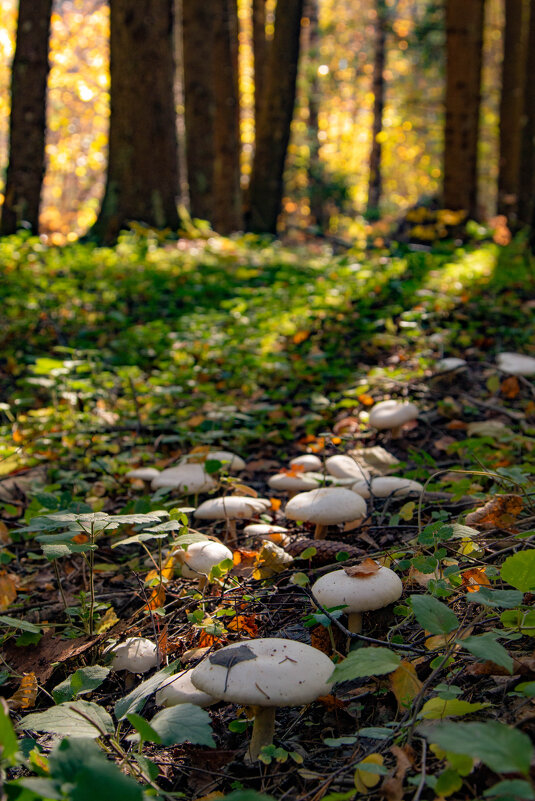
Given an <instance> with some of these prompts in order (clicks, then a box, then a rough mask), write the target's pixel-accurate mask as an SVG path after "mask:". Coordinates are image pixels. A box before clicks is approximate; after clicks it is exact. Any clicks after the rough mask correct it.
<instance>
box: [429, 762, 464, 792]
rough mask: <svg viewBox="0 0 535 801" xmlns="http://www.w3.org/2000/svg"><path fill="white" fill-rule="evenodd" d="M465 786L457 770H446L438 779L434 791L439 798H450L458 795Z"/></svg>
mask: <svg viewBox="0 0 535 801" xmlns="http://www.w3.org/2000/svg"><path fill="white" fill-rule="evenodd" d="M462 786H463V780H462V779H461V777H460V776H459V774H458V773H457V771H456V770H454V769H453V768H446V770H444V771H443V772H442V773H441V774H440V776H439V777H438V779H437V783H436V785H435V787H434V791H435V793H436V794H437V795H438V796H445V797H447V796H449V795H451V794H452V793H456V792H457V790H460V789H461V787H462Z"/></svg>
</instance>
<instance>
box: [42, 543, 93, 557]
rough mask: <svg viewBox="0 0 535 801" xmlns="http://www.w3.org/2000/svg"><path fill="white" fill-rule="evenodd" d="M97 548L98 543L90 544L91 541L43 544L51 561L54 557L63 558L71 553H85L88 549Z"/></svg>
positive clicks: (44, 551)
mask: <svg viewBox="0 0 535 801" xmlns="http://www.w3.org/2000/svg"><path fill="white" fill-rule="evenodd" d="M96 548H97V546H96V545H90V543H89V542H81V543H76V542H73V543H57V544H56V545H41V549H42V551H43V553H44V555H45V556H46V558H47V559H48V561H49V562H52V561H53V560H54V559H62V558H63V557H64V556H70V554H71V553H85V552H86V551H94V550H96Z"/></svg>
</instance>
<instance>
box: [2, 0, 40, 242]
mask: <svg viewBox="0 0 535 801" xmlns="http://www.w3.org/2000/svg"><path fill="white" fill-rule="evenodd" d="M51 11H52V0H19V17H18V23H17V41H16V45H15V55H14V58H13V67H12V72H11V114H10V122H9V162H8V167H7V174H6V185H5V190H4V204H3V206H2V216H1V220H0V233H1V234H13V233H15V231H16V230H17V229H18V228H20V227H25V228H29V229H30V230H31V232H32V233H34V234H37V233H38V231H39V206H40V201H41V186H42V183H43V177H44V172H45V130H46V84H47V78H48V71H49V63H48V43H49V38H50V14H51Z"/></svg>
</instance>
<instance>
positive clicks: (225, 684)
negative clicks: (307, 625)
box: [191, 637, 333, 762]
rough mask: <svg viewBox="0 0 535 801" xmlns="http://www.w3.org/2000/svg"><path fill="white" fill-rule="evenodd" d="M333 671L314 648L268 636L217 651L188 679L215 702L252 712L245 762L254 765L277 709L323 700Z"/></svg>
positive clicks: (268, 741)
mask: <svg viewBox="0 0 535 801" xmlns="http://www.w3.org/2000/svg"><path fill="white" fill-rule="evenodd" d="M332 672H333V664H332V662H331V660H330V659H329V657H328V656H326V655H325V654H324V653H322V652H321V651H318V650H317V649H316V648H312V647H311V646H310V645H306V644H305V643H302V642H297V641H296V640H285V639H282V638H280V637H267V638H263V639H257V640H248V641H243V642H241V643H234V644H233V645H228V646H226V647H225V648H222V649H221V650H220V651H216V653H214V654H211V656H209V657H208V659H205V660H204V662H201V664H200V665H198V666H197V667H196V668H194V670H193V672H192V674H191V680H192V682H193V684H194V685H195V687H197V688H198V689H199V690H202V691H203V692H205V693H208V694H209V695H212V696H214V697H215V698H218V699H221V700H222V701H230V702H231V703H234V704H246V705H248V706H250V707H252V710H253V712H254V724H253V733H252V737H251V742H250V743H249V748H248V760H249V761H250V762H254V761H255V760H257V759H258V757H259V755H260V751H261V749H262V748H263V747H264V746H266V745H270V744H271V743H272V741H273V734H274V730H275V709H276V707H278V706H300V705H302V704H309V703H311V702H312V701H314V700H315V699H316V698H318V697H319V696H322V695H327V694H328V693H329V691H330V687H331V682H330V681H329V680H330V677H331V674H332Z"/></svg>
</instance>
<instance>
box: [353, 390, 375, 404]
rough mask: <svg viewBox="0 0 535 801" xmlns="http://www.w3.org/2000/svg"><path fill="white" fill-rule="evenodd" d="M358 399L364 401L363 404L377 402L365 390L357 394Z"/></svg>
mask: <svg viewBox="0 0 535 801" xmlns="http://www.w3.org/2000/svg"><path fill="white" fill-rule="evenodd" d="M357 400H358V401H360V403H362V405H363V406H373V404H374V403H375V401H374V399H373V398H372V396H371V395H367V394H366V393H365V392H364V393H363V394H362V395H357Z"/></svg>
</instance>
